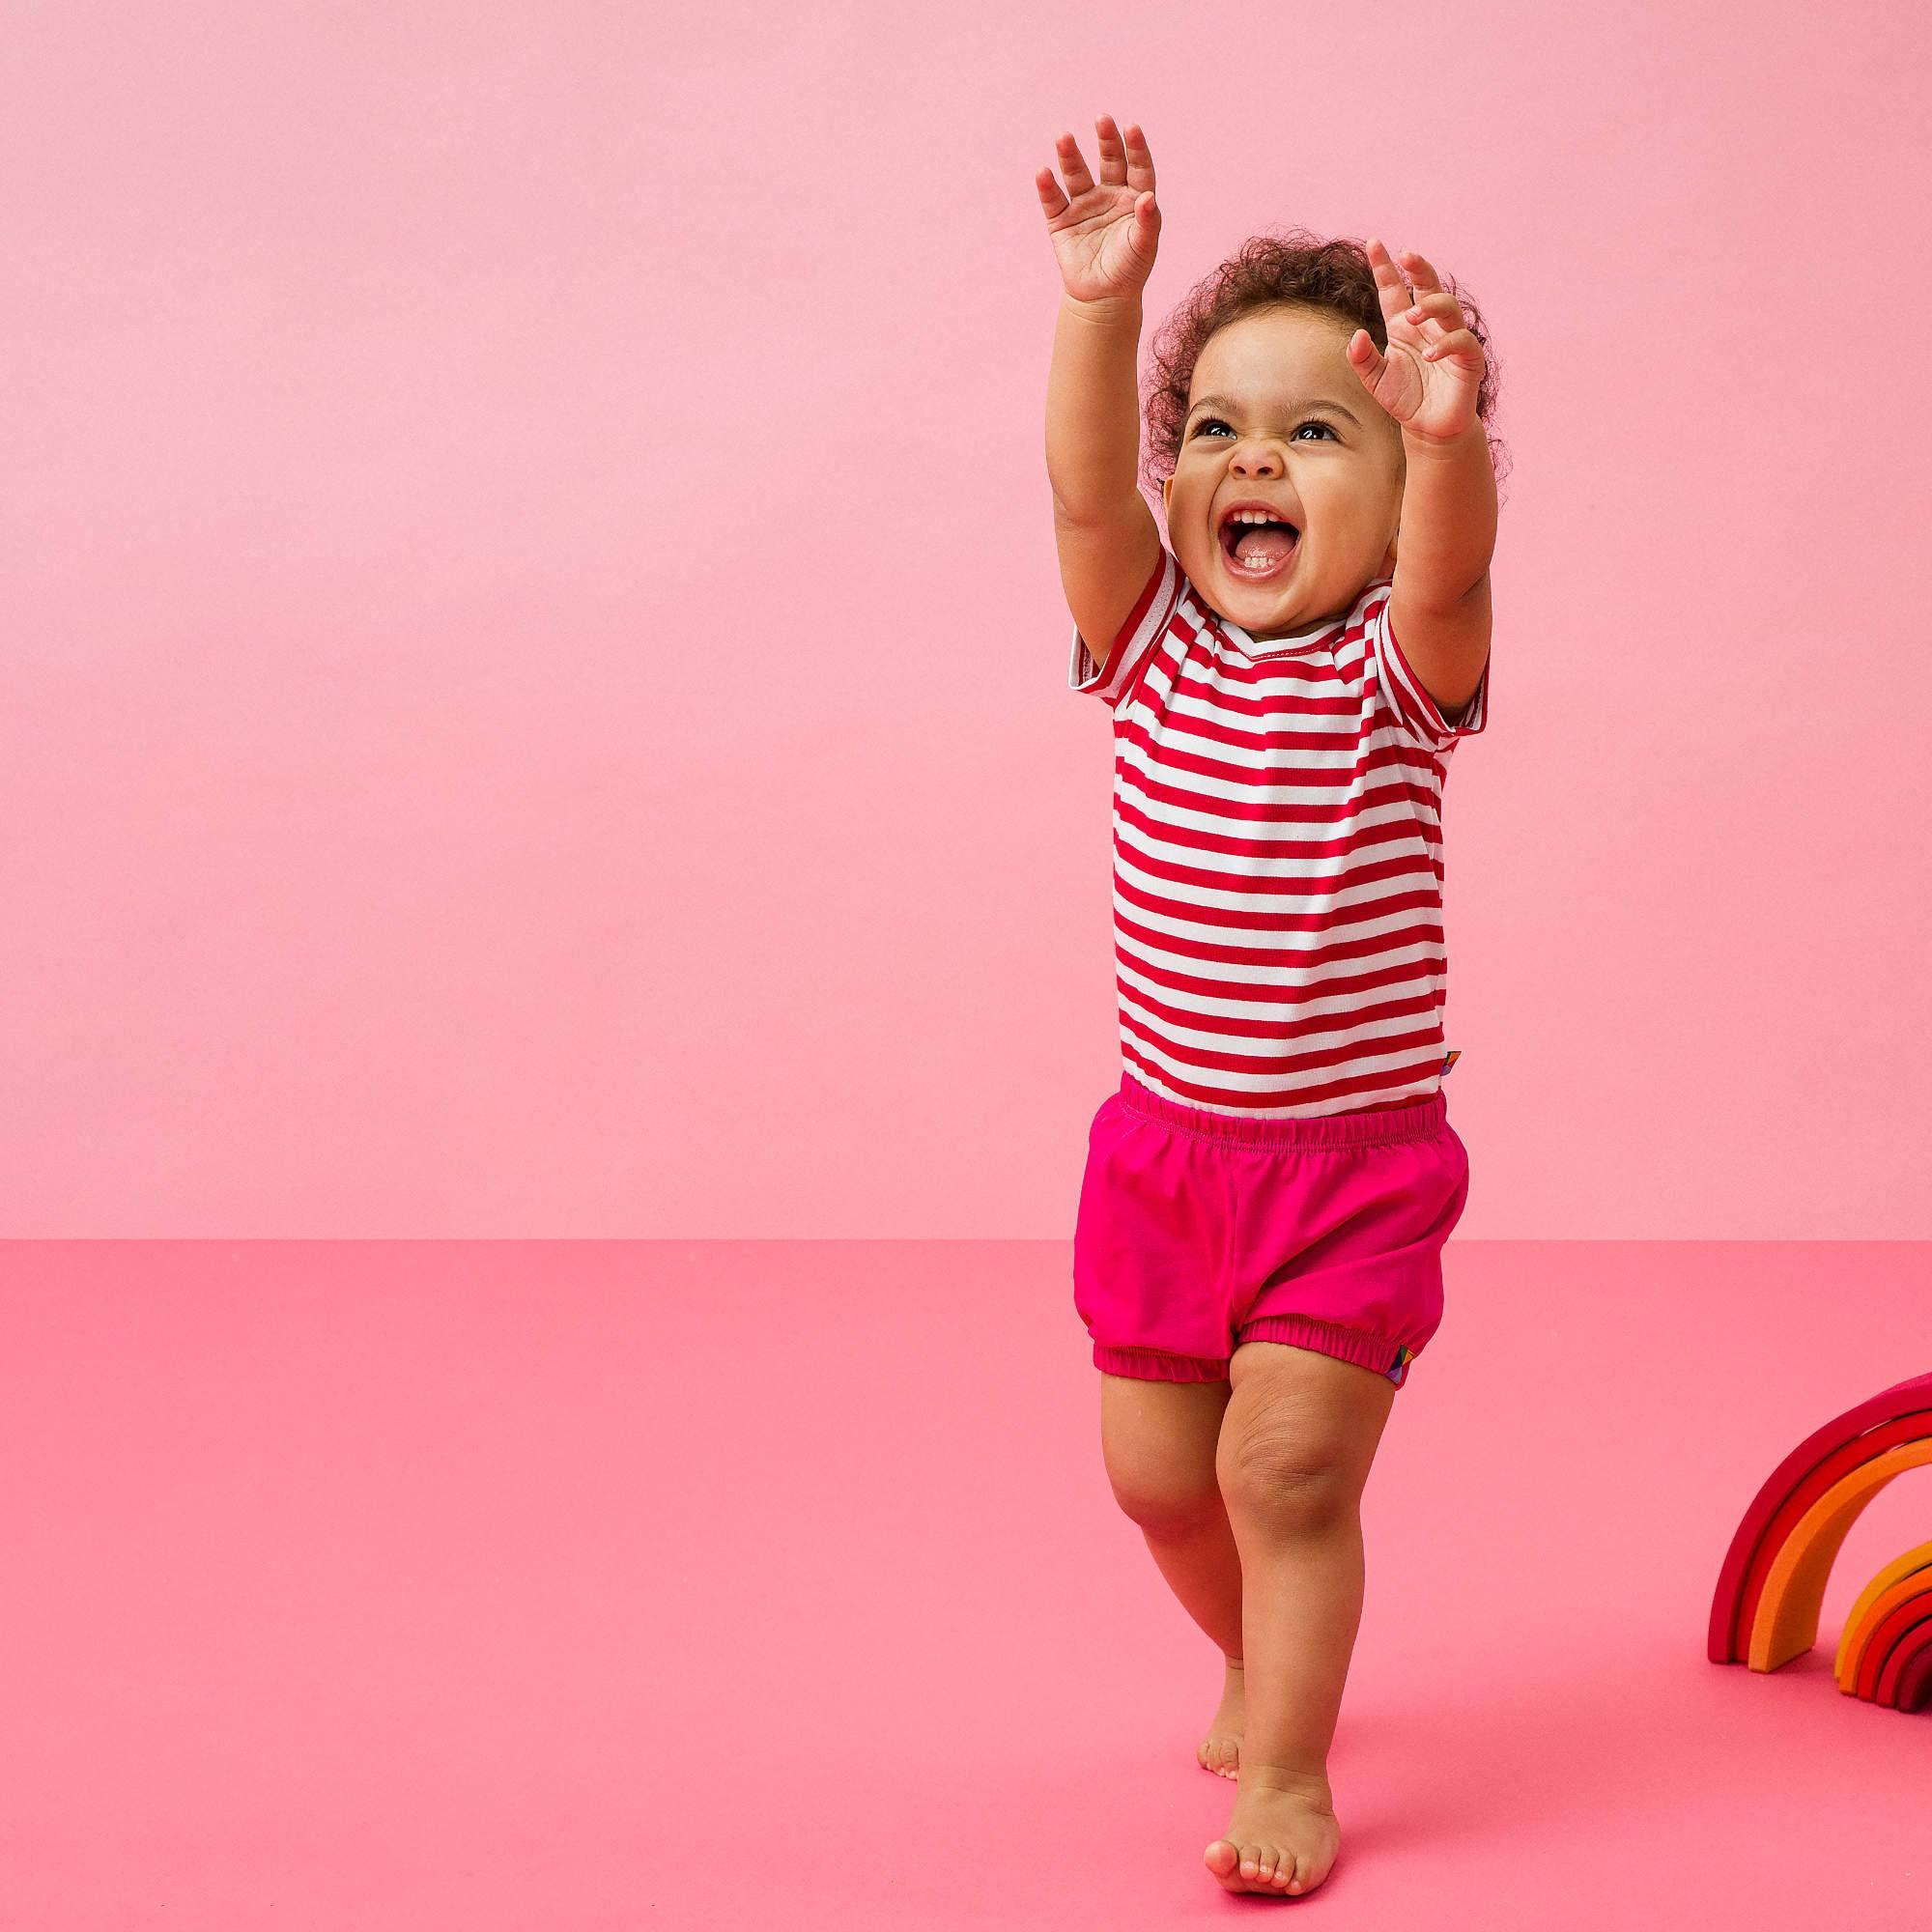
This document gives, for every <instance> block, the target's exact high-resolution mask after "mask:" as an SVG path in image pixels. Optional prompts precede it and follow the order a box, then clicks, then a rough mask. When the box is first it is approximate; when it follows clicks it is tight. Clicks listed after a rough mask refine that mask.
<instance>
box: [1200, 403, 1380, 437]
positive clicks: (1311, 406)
mask: <svg viewBox="0 0 1932 1932" xmlns="http://www.w3.org/2000/svg"><path fill="white" fill-rule="evenodd" d="M1208 409H1214V410H1223V411H1225V412H1227V413H1228V414H1230V415H1234V414H1236V413H1237V412H1238V411H1239V409H1240V405H1239V404H1238V403H1236V401H1235V399H1234V397H1233V396H1203V397H1202V398H1201V400H1200V401H1199V402H1198V403H1196V404H1195V405H1194V408H1193V409H1191V410H1189V411H1188V412H1187V420H1188V421H1189V422H1192V421H1193V420H1194V417H1195V415H1196V413H1197V412H1199V411H1201V410H1208ZM1311 410H1325V411H1327V412H1328V413H1329V414H1331V415H1338V416H1346V417H1347V418H1348V419H1349V421H1350V422H1351V423H1353V424H1354V425H1355V427H1356V428H1357V429H1360V428H1361V426H1362V422H1361V418H1360V417H1359V416H1358V415H1356V414H1355V412H1353V411H1352V410H1348V409H1344V408H1343V407H1342V405H1341V404H1340V403H1331V402H1329V401H1327V400H1326V399H1325V398H1324V397H1321V396H1314V397H1311V398H1309V400H1308V401H1306V402H1299V403H1291V404H1290V405H1289V413H1290V414H1291V415H1305V414H1307V413H1308V412H1310V411H1311Z"/></svg>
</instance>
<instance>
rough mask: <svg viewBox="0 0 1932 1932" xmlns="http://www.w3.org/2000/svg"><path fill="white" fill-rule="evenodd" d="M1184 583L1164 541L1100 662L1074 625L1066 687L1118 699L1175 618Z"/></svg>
mask: <svg viewBox="0 0 1932 1932" xmlns="http://www.w3.org/2000/svg"><path fill="white" fill-rule="evenodd" d="M1184 584H1185V579H1184V578H1183V577H1182V576H1181V574H1180V566H1179V564H1178V563H1177V562H1176V561H1175V559H1174V554H1173V553H1172V552H1171V551H1170V550H1169V549H1168V548H1167V546H1166V545H1165V544H1162V545H1161V547H1160V554H1159V556H1158V557H1157V558H1156V559H1155V561H1154V566H1153V569H1152V571H1151V573H1150V574H1149V577H1148V581H1147V582H1146V583H1145V584H1144V585H1143V586H1142V587H1141V594H1140V596H1139V597H1138V598H1137V599H1136V600H1135V603H1134V608H1133V609H1132V610H1131V611H1129V612H1128V613H1127V619H1126V622H1125V623H1123V624H1122V626H1121V629H1120V634H1119V635H1118V636H1117V637H1116V638H1115V639H1113V640H1112V643H1111V644H1110V646H1109V648H1108V651H1107V662H1106V665H1105V667H1104V668H1101V667H1098V666H1096V665H1095V664H1094V654H1093V652H1092V651H1090V650H1089V649H1088V648H1087V639H1085V638H1083V637H1082V636H1081V635H1080V627H1079V625H1077V624H1076V625H1075V626H1074V627H1073V654H1072V657H1071V659H1070V661H1069V662H1068V664H1067V667H1066V687H1067V689H1068V690H1069V691H1078V692H1091V693H1092V694H1093V695H1094V696H1095V697H1099V698H1102V699H1104V700H1105V702H1106V703H1107V704H1108V705H1110V706H1114V705H1118V704H1119V703H1120V701H1121V699H1122V697H1123V696H1125V695H1126V693H1127V691H1128V689H1129V687H1130V686H1131V685H1132V684H1133V681H1134V679H1135V677H1136V676H1138V675H1139V672H1140V668H1141V666H1142V665H1143V664H1144V663H1145V662H1146V661H1147V658H1148V655H1149V653H1150V652H1151V651H1152V649H1153V647H1154V645H1155V644H1156V643H1157V642H1159V640H1160V637H1161V634H1162V633H1163V632H1164V631H1165V630H1166V629H1167V627H1168V624H1169V623H1170V621H1171V620H1172V619H1173V616H1174V611H1175V607H1176V606H1177V605H1178V604H1179V602H1180V593H1181V590H1182V588H1183V586H1184Z"/></svg>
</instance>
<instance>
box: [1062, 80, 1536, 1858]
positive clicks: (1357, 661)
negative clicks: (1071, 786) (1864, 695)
mask: <svg viewBox="0 0 1932 1932" xmlns="http://www.w3.org/2000/svg"><path fill="white" fill-rule="evenodd" d="M1094 125H1095V129H1096V132H1097V136H1098V141H1099V179H1098V181H1095V180H1094V177H1093V176H1092V175H1091V174H1090V173H1089V172H1088V170H1087V165H1086V163H1085V161H1084V160H1083V159H1082V158H1081V154H1080V149H1079V147H1078V145H1077V144H1076V143H1075V141H1074V139H1073V137H1072V136H1071V135H1070V134H1067V135H1063V136H1062V137H1061V139H1060V141H1059V143H1058V149H1059V154H1058V159H1059V164H1060V169H1061V172H1062V174H1063V175H1064V176H1065V190H1064V191H1063V190H1062V188H1061V186H1060V185H1059V182H1058V181H1057V180H1056V178H1055V175H1054V172H1053V170H1052V169H1051V168H1042V169H1041V170H1040V171H1039V173H1038V174H1037V176H1036V177H1035V181H1036V185H1037V187H1038V190H1039V199H1040V207H1041V209H1042V211H1043V213H1044V214H1045V216H1046V227H1047V233H1048V236H1049V238H1050V239H1051V241H1052V244H1053V250H1054V254H1055V257H1056V259H1057V260H1058V263H1059V267H1060V273H1061V277H1062V280H1063V282H1064V283H1065V297H1064V299H1063V300H1062V302H1061V306H1060V319H1059V324H1058V327H1057V331H1056V334H1055V339H1054V351H1053V366H1052V371H1051V374H1050V376H1049V379H1048V385H1047V419H1046V459H1047V470H1048V474H1049V476H1050V478H1051V481H1052V484H1053V509H1054V529H1055V533H1056V536H1057V538H1058V542H1059V551H1060V569H1061V578H1062V582H1063V583H1064V584H1065V591H1066V600H1067V605H1068V608H1069V610H1070V611H1071V613H1072V616H1073V620H1074V632H1073V639H1072V658H1071V663H1070V665H1069V668H1068V673H1067V681H1068V684H1069V686H1070V687H1071V688H1072V689H1073V690H1075V691H1079V692H1089V693H1092V694H1093V695H1094V696H1097V697H1099V698H1100V699H1101V700H1102V701H1103V702H1105V703H1106V704H1107V706H1108V707H1109V708H1110V710H1111V711H1112V713H1113V721H1114V723H1113V729H1114V807H1113V832H1114V936H1115V961H1116V986H1117V989H1118V1001H1119V1017H1120V1038H1121V1050H1122V1073H1121V1081H1120V1087H1119V1091H1118V1092H1115V1093H1110V1094H1108V1096H1107V1098H1106V1099H1105V1100H1104V1101H1103V1102H1102V1103H1101V1105H1100V1108H1099V1111H1098V1112H1097V1113H1096V1114H1095V1115H1094V1121H1093V1124H1092V1127H1091V1128H1090V1130H1089V1134H1088V1153H1087V1167H1086V1173H1085V1176H1084V1179H1083V1180H1082V1183H1081V1192H1080V1206H1079V1214H1078V1221H1077V1225H1076V1229H1075V1235H1074V1263H1073V1281H1074V1306H1075V1309H1076V1311H1077V1313H1078V1314H1079V1316H1080V1318H1081V1320H1082V1321H1084V1322H1085V1323H1086V1326H1087V1331H1088V1334H1089V1335H1090V1337H1091V1338H1092V1341H1093V1349H1094V1366H1095V1368H1096V1369H1098V1370H1099V1372H1100V1424H1101V1449H1102V1454H1103V1456H1104V1459H1105V1463H1106V1468H1107V1475H1108V1480H1109V1482H1110V1484H1111V1486H1112V1489H1113V1492H1114V1495H1115V1497H1116V1499H1117V1500H1118V1501H1119V1503H1120V1505H1121V1507H1122V1509H1123V1510H1124V1511H1125V1512H1126V1514H1127V1515H1128V1516H1129V1517H1130V1518H1131V1519H1132V1520H1134V1522H1135V1523H1137V1524H1138V1525H1139V1527H1140V1529H1141V1531H1142V1533H1143V1534H1144V1535H1145V1537H1146V1539H1147V1543H1148V1547H1149V1548H1150V1549H1151V1552H1152V1554H1153V1559H1154V1562H1155V1563H1156V1565H1158V1567H1159V1569H1160V1571H1161V1574H1162V1575H1163V1577H1165V1578H1166V1579H1167V1581H1168V1583H1169V1584H1170V1585H1171V1586H1172V1588H1173V1589H1174V1592H1175V1594H1176V1595H1177V1596H1178V1597H1179V1599H1180V1602H1181V1604H1182V1605H1183V1606H1184V1607H1185V1609H1186V1610H1187V1612H1188V1614H1189V1615H1190V1616H1192V1617H1193V1618H1194V1620H1195V1622H1197V1623H1198V1624H1199V1625H1200V1626H1201V1628H1202V1629H1203V1630H1204V1631H1206V1632H1207V1634H1208V1636H1210V1637H1211V1638H1212V1639H1213V1640H1214V1642H1215V1643H1216V1644H1217V1645H1219V1646H1220V1649H1221V1652H1222V1654H1223V1657H1224V1659H1225V1662H1226V1676H1225V1681H1224V1684H1223V1689H1222V1697H1221V1704H1220V1708H1219V1710H1218V1711H1217V1712H1216V1713H1215V1715H1214V1719H1213V1722H1212V1723H1211V1725H1210V1726H1209V1728H1208V1736H1207V1738H1206V1740H1205V1741H1204V1743H1203V1744H1202V1745H1201V1747H1200V1748H1199V1751H1198V1753H1197V1755H1198V1756H1199V1758H1200V1761H1201V1763H1202V1764H1203V1765H1205V1766H1206V1767H1207V1768H1208V1770H1210V1771H1215V1772H1218V1773H1220V1774H1221V1775H1222V1776H1228V1777H1233V1778H1235V1779H1236V1797H1235V1803H1234V1812H1233V1816H1232V1818H1231V1819H1230V1821H1229V1824H1228V1829H1227V1833H1226V1835H1225V1836H1223V1837H1219V1838H1216V1839H1215V1840H1214V1841H1213V1843H1212V1844H1210V1845H1209V1846H1208V1849H1207V1852H1206V1859H1207V1863H1208V1869H1209V1870H1210V1871H1211V1872H1212V1873H1213V1875H1214V1877H1215V1878H1216V1879H1217V1880H1218V1881H1219V1882H1220V1884H1221V1885H1223V1886H1224V1887H1226V1888H1227V1889H1229V1890H1230V1891H1259V1892H1271V1893H1275V1894H1277V1895H1279V1894H1283V1893H1289V1892H1307V1891H1310V1890H1312V1889H1314V1888H1315V1887H1316V1886H1318V1885H1320V1884H1321V1881H1322V1880H1323V1879H1324V1878H1325V1877H1326V1876H1327V1875H1328V1871H1329V1868H1330V1867H1331V1866H1332V1865H1333V1863H1334V1861H1335V1856H1336V1851H1337V1848H1338V1845H1339V1842H1340V1839H1339V1830H1338V1826H1337V1822H1336V1816H1335V1807H1334V1803H1333V1794H1332V1792H1331V1790H1330V1788H1329V1783H1328V1776H1327V1759H1328V1749H1329V1745H1330V1743H1331V1741H1332V1739H1333V1736H1334V1731H1335V1721H1336V1718H1337V1715H1338V1712H1339V1710H1340V1706H1341V1698H1342V1686H1343V1682H1344V1679H1345V1678H1346V1677H1347V1675H1348V1668H1349V1658H1350V1652H1351V1650H1352V1649H1353V1646H1354V1639H1355V1632H1356V1628H1357V1626H1358V1624H1359V1622H1360V1618H1361V1606H1362V1588H1363V1551H1362V1530H1361V1519H1360V1509H1359V1505H1360V1498H1361V1493H1362V1488H1363V1484H1364V1482H1365V1481H1366V1479H1367V1476H1368V1472H1369V1465H1370V1463H1371V1462H1372V1461H1373V1459H1374V1456H1375V1452H1376V1446H1377V1443H1378V1440H1379V1439H1380V1436H1381V1432H1382V1427H1383V1425H1384V1423H1385V1422H1386V1421H1387V1419H1388V1413H1389V1409H1390V1407H1391V1406H1392V1405H1393V1403H1394V1400H1395V1392H1396V1390H1397V1389H1398V1388H1399V1387H1401V1386H1402V1384H1403V1382H1404V1380H1405V1379H1406V1377H1407V1374H1408V1371H1409V1368H1410V1366H1411V1365H1412V1364H1413V1362H1414V1361H1415V1359H1416V1357H1417V1356H1418V1355H1419V1354H1420V1353H1421V1352H1422V1350H1423V1349H1424V1347H1425V1346H1426V1345H1427V1344H1428V1342H1429V1339H1430V1337H1431V1336H1432V1335H1433V1334H1434V1333H1435V1328H1436V1325H1437V1323H1438V1322H1439V1321H1440V1320H1441V1315H1442V1266H1441V1255H1442V1246H1443V1243H1444V1242H1445V1241H1446V1240H1447V1239H1448V1236H1449V1233H1450V1230H1451V1229H1452V1228H1454V1227H1455V1225H1456V1223H1457V1221H1458V1220H1459V1219H1461V1217H1462V1213H1463V1206H1464V1204H1465V1202H1466V1200H1467V1198H1468V1176H1469V1166H1468V1154H1467V1151H1466V1150H1465V1149H1464V1148H1463V1142H1462V1140H1461V1138H1460V1137H1459V1136H1458V1134H1457V1133H1456V1131H1455V1129H1454V1128H1453V1127H1452V1126H1451V1125H1450V1124H1449V1121H1448V1115H1447V1103H1446V1101H1445V1099H1444V1096H1443V1093H1442V1080H1443V1077H1444V1075H1446V1074H1447V1072H1448V1070H1449V1068H1450V1066H1451V1065H1452V1064H1453V1063H1454V1061H1455V1059H1456V1057H1457V1056H1456V1055H1455V1054H1454V1053H1453V1052H1445V1051H1444V1046H1443V1035H1442V1009H1443V1003H1444V985H1445V980H1444V973H1445V964H1446V960H1445V953H1444V951H1443V923H1442V879H1443V861H1442V785H1443V780H1444V778H1445V776H1446V774H1447V771H1448V765H1449V759H1450V755H1451V753H1453V752H1454V750H1455V748H1456V744H1457V742H1458V741H1459V740H1460V739H1462V738H1464V737H1469V736H1473V735H1474V734H1475V733H1476V732H1479V731H1481V730H1482V728H1483V725H1484V723H1485V720H1486V713H1487V707H1488V699H1489V647H1490V577H1489V568H1490V557H1491V553H1492V550H1493V548H1494V543H1495V533H1496V501H1497V497H1496V473H1495V469H1494V467H1493V465H1492V457H1491V447H1490V440H1489V435H1488V430H1487V421H1488V417H1489V415H1490V413H1491V411H1492V406H1493V401H1494V395H1493V377H1492V370H1491V368H1490V365H1489V361H1488V358H1487V355H1486V353H1485V341H1486V338H1485V337H1484V336H1483V334H1482V333H1481V329H1482V322H1481V318H1480V316H1479V315H1477V314H1476V313H1475V312H1474V310H1473V308H1472V309H1470V310H1469V311H1468V312H1467V313H1465V311H1464V307H1463V299H1462V298H1461V297H1460V295H1458V294H1455V293H1450V292H1446V291H1445V290H1444V289H1443V287H1442V285H1441V282H1440V280H1439V279H1438V277H1437V275H1436V273H1435V270H1434V269H1433V268H1431V267H1430V265H1429V263H1428V262H1426V261H1424V260H1423V258H1422V257H1421V256H1420V255H1415V254H1405V255H1403V256H1402V257H1401V260H1400V265H1398V263H1397V261H1396V260H1395V259H1393V258H1391V257H1390V255H1389V254H1388V251H1387V250H1386V249H1384V248H1383V247H1382V246H1381V245H1380V243H1379V242H1378V241H1374V240H1371V241H1369V242H1368V243H1367V245H1366V247H1363V246H1360V245H1358V244H1356V243H1355V242H1353V241H1325V242H1323V241H1316V240H1315V238H1313V237H1309V236H1306V235H1305V234H1299V235H1298V237H1297V239H1295V240H1293V241H1279V240H1276V239H1274V238H1272V237H1263V238H1258V239H1255V240H1251V241H1248V242H1247V243H1246V244H1245V245H1244V246H1243V247H1242V249H1241V250H1240V252H1239V254H1238V255H1237V256H1236V257H1235V258H1234V259H1232V260H1230V261H1228V262H1226V263H1224V264H1223V265H1222V266H1221V268H1220V269H1219V270H1216V271H1215V273H1214V274H1212V275H1211V276H1209V277H1208V280H1207V281H1205V282H1204V283H1202V284H1201V285H1200V286H1199V287H1198V288H1197V289H1196V290H1195V291H1194V293H1193V294H1192V296H1191V297H1190V298H1188V300H1187V301H1186V302H1185V303H1184V304H1183V305H1182V307H1181V309H1180V310H1179V311H1178V312H1177V313H1176V315H1175V316H1174V317H1173V318H1172V319H1171V320H1170V322H1169V324H1168V325H1167V326H1166V327H1164V328H1163V330H1162V331H1161V334H1160V335H1159V336H1158V337H1157V338H1156V342H1155V354H1154V362H1155V381H1154V384H1153V385H1152V388H1151V394H1150V397H1149V403H1148V419H1149V420H1148V427H1149V439H1150V443H1151V455H1152V457H1153V467H1154V471H1155V473H1156V477H1157V480H1158V481H1159V483H1160V487H1161V497H1162V501H1163V504H1164V506H1165V510H1166V523H1167V534H1166V539H1165V541H1163V539H1162V536H1161V533H1160V531H1159V530H1158V529H1157V528H1156V527H1155V525H1154V520H1153V515H1152V512H1151V509H1150V508H1149V506H1148V504H1147V503H1146V502H1145V501H1144V500H1143V499H1142V497H1141V496H1140V494H1139V491H1138V489H1137V487H1136V486H1137V478H1138V474H1139V463H1140V446H1141V414H1140V398H1139V394H1138V389H1137V366H1136V365H1137V355H1138V346H1139V341H1140V329H1141V307H1140V301H1141V288H1142V285H1143V284H1144V283H1145V282H1146V280H1147V276H1148V271H1149V270H1150V269H1151V267H1152V265H1153V258H1154V247H1155V242H1156V240H1157V237H1158V235H1159V232H1160V213H1159V211H1158V210H1157V208H1156V207H1155V205H1154V174H1153V158H1152V156H1151V154H1150V153H1149V150H1148V145H1147V141H1146V139H1145V138H1144V136H1143V135H1142V133H1141V131H1140V129H1139V128H1137V127H1132V126H1130V127H1129V128H1127V130H1126V134H1125V137H1124V139H1122V135H1121V133H1120V131H1119V130H1118V129H1117V128H1116V127H1115V125H1114V123H1113V121H1112V120H1111V119H1109V118H1108V117H1106V116H1102V117H1101V118H1100V119H1099V120H1098V121H1097V122H1096V123H1095V124H1094Z"/></svg>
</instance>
